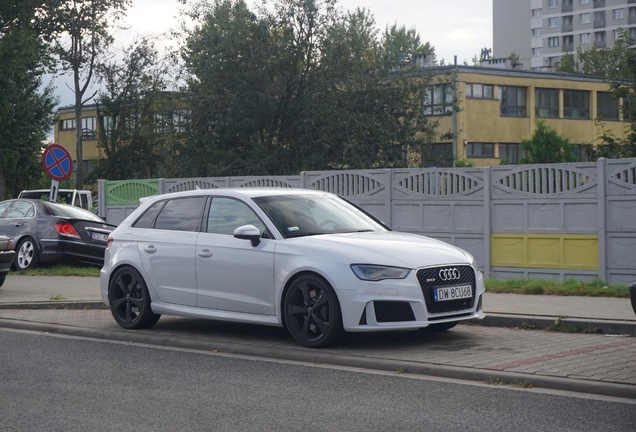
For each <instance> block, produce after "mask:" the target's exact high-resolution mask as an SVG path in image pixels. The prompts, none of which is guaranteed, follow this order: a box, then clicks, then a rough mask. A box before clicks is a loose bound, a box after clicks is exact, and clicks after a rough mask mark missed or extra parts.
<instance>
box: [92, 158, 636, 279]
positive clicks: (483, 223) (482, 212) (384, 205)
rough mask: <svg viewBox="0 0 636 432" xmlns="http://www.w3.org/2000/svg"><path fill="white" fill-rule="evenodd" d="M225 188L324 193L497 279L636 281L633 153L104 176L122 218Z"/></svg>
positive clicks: (105, 200) (110, 209)
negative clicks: (143, 206)
mask: <svg viewBox="0 0 636 432" xmlns="http://www.w3.org/2000/svg"><path fill="white" fill-rule="evenodd" d="M196 187H199V188H201V189H214V188H221V187H281V188H286V187H288V188H306V189H315V190H323V191H327V192H332V193H335V194H338V195H340V196H342V197H344V198H346V199H348V200H349V201H351V202H354V203H355V204H357V205H359V206H361V207H362V208H364V209H365V210H367V211H368V212H370V213H371V214H373V215H374V216H376V217H377V218H378V219H381V220H382V221H384V222H385V223H386V224H387V225H388V226H390V227H391V228H392V229H394V230H397V231H406V232H411V233H416V234H421V235H426V236H430V237H434V238H437V239H440V240H443V241H445V242H448V243H451V244H454V245H456V246H458V247H461V248H462V249H465V250H467V251H468V252H470V253H472V254H473V255H474V256H475V258H476V259H477V262H478V264H479V266H480V268H481V269H482V271H483V272H484V273H485V275H486V277H492V278H521V277H525V278H545V279H554V280H561V281H562V280H565V279H568V278H574V279H580V280H592V279H594V278H597V277H600V278H601V279H603V280H606V281H608V282H609V283H627V284H629V283H632V282H634V281H636V159H613V160H607V159H600V160H599V161H598V162H596V163H569V164H549V165H505V166H495V167H488V168H404V169H377V170H351V171H308V172H302V173H301V174H300V175H298V176H263V177H214V178H183V179H153V180H131V181H105V180H100V181H99V212H100V216H102V217H103V218H105V219H106V220H107V221H108V222H110V223H114V224H118V223H120V222H121V221H122V220H123V219H124V218H125V217H126V216H127V215H128V214H130V213H131V212H132V211H133V210H134V209H135V208H136V207H137V205H138V202H139V198H140V197H142V196H148V195H154V194H163V193H169V192H176V191H183V190H192V189H196Z"/></svg>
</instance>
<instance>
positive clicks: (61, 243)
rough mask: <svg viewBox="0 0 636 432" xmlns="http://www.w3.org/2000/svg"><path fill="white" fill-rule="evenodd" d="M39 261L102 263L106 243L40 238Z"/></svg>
mask: <svg viewBox="0 0 636 432" xmlns="http://www.w3.org/2000/svg"><path fill="white" fill-rule="evenodd" d="M40 243H41V245H42V250H41V251H40V262H41V263H59V262H69V261H75V262H81V263H87V264H95V265H100V266H101V265H103V264H104V251H105V250H106V245H105V244H104V245H100V244H90V243H86V242H83V241H76V240H59V239H42V240H40Z"/></svg>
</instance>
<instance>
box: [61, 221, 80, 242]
mask: <svg viewBox="0 0 636 432" xmlns="http://www.w3.org/2000/svg"><path fill="white" fill-rule="evenodd" d="M55 231H57V233H58V234H59V235H63V236H65V237H73V238H77V239H80V240H81V239H82V237H80V235H79V233H78V232H77V230H76V229H75V227H74V226H73V225H71V224H70V223H68V222H59V223H56V224H55Z"/></svg>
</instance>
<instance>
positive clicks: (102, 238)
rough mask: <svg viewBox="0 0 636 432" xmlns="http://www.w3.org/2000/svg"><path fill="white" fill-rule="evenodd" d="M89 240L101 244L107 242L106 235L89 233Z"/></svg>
mask: <svg viewBox="0 0 636 432" xmlns="http://www.w3.org/2000/svg"><path fill="white" fill-rule="evenodd" d="M91 240H97V241H103V242H105V241H108V234H102V233H98V232H91Z"/></svg>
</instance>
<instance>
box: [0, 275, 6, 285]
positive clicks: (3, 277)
mask: <svg viewBox="0 0 636 432" xmlns="http://www.w3.org/2000/svg"><path fill="white" fill-rule="evenodd" d="M6 278H7V275H6V274H3V275H2V276H0V287H1V286H2V284H3V283H4V280H5V279H6Z"/></svg>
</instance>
